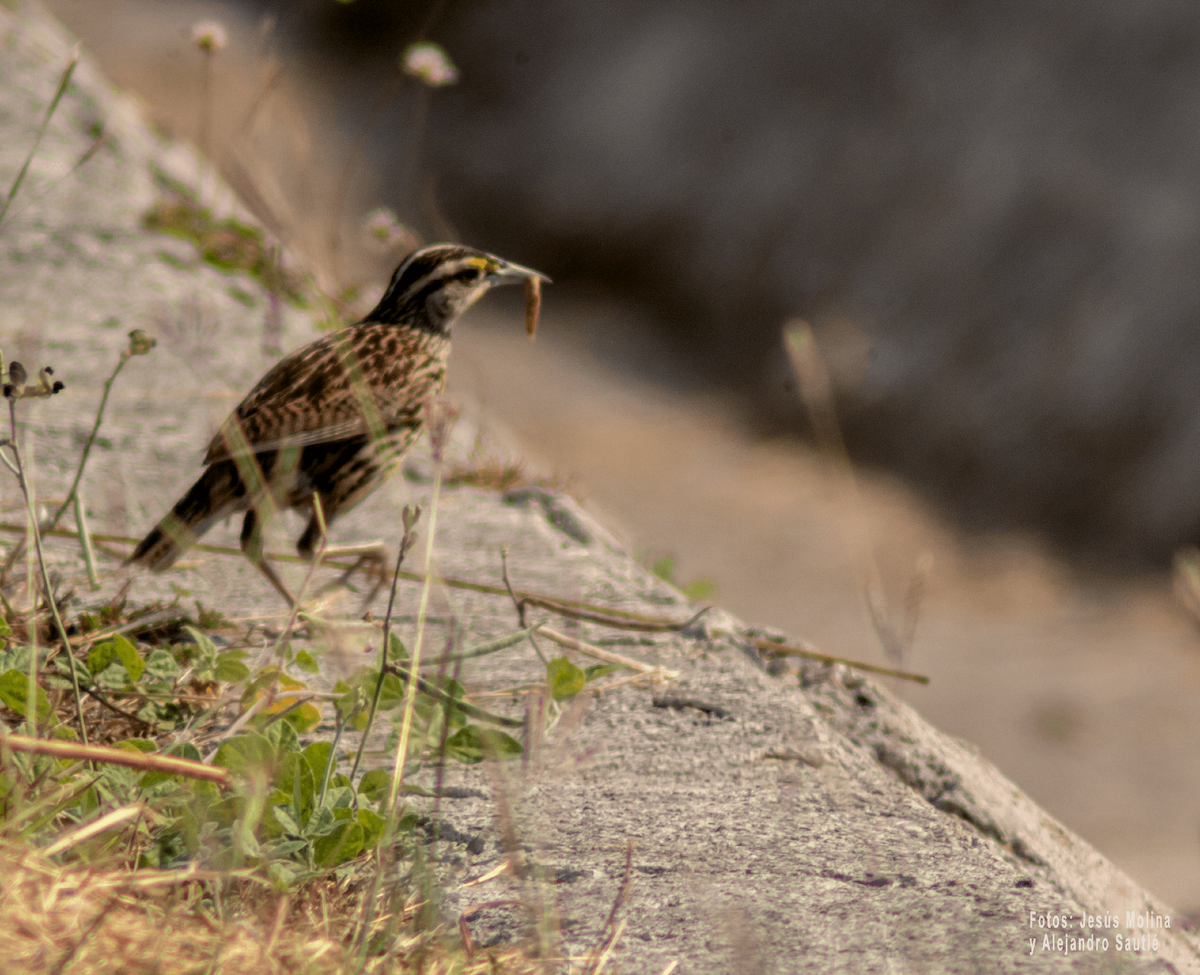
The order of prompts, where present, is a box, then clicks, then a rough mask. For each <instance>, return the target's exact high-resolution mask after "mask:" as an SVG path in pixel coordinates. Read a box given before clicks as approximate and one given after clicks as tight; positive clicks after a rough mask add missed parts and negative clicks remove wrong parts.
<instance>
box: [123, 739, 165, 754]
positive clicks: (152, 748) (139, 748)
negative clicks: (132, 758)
mask: <svg viewBox="0 0 1200 975" xmlns="http://www.w3.org/2000/svg"><path fill="white" fill-rule="evenodd" d="M113 747H114V748H124V749H125V750H126V751H131V752H156V751H158V746H157V745H156V744H154V742H152V741H147V740H146V739H145V738H125V739H122V740H121V741H114V742H113Z"/></svg>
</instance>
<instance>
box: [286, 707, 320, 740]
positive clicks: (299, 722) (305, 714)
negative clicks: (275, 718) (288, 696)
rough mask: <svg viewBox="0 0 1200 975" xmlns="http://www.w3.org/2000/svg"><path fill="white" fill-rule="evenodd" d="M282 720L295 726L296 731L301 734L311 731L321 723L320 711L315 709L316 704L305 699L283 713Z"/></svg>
mask: <svg viewBox="0 0 1200 975" xmlns="http://www.w3.org/2000/svg"><path fill="white" fill-rule="evenodd" d="M283 720H284V721H286V722H287V723H288V724H290V725H291V726H292V727H293V728H295V729H296V731H297V732H298V733H300V734H303V733H305V732H308V731H312V730H313V728H315V727H316V726H317V725H319V724H320V723H321V712H320V711H318V710H317V708H316V705H314V704H312V703H311V702H308V701H306V702H305V703H304V704H301V705H300V706H299V707H298V708H293V709H292V710H291V711H289V712H288V713H287V714H285V715H284V716H283Z"/></svg>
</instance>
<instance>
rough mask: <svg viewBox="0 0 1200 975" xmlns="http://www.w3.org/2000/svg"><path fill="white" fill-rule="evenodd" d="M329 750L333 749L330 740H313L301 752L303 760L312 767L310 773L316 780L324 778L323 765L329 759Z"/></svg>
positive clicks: (319, 780)
mask: <svg viewBox="0 0 1200 975" xmlns="http://www.w3.org/2000/svg"><path fill="white" fill-rule="evenodd" d="M331 751H333V743H332V742H328V741H314V742H313V743H312V744H311V745H309V746H308V747H307V748H305V749H304V751H303V753H302V754H303V755H304V758H305V761H307V762H308V767H309V768H311V769H312V774H313V776H314V778H316V780H317V782H323V781H324V780H325V765H326V763H327V762H328V761H329V753H330V752H331Z"/></svg>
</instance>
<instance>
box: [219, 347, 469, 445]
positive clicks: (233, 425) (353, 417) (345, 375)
mask: <svg viewBox="0 0 1200 975" xmlns="http://www.w3.org/2000/svg"><path fill="white" fill-rule="evenodd" d="M430 338H431V337H429V336H425V335H423V334H421V333H418V332H415V331H410V330H404V331H400V330H397V329H396V328H395V327H388V326H381V325H378V324H376V323H368V324H363V325H356V326H353V327H351V328H348V329H343V330H342V331H340V332H335V333H334V334H332V335H327V336H325V338H323V339H320V340H318V341H316V342H313V343H312V344H311V345H306V346H304V347H303V348H301V349H297V350H296V351H295V352H293V353H291V355H288V356H286V357H284V358H283V359H281V360H280V361H279V362H277V363H276V364H275V365H274V366H273V367H272V368H271V369H270V371H268V372H267V374H266V375H265V376H263V377H262V379H260V380H259V381H258V383H257V385H255V387H254V388H253V389H252V390H250V392H249V393H248V394H247V395H246V398H245V399H244V400H242V402H241V403H240V404H239V405H238V407H237V409H235V410H234V411H233V413H231V414H230V416H229V417H228V419H226V421H225V422H224V423H223V424H221V429H220V430H218V431H217V434H216V436H214V437H213V439H212V442H211V443H210V444H209V445H208V451H207V453H206V454H205V457H204V463H206V464H213V463H216V462H217V461H221V460H226V459H228V458H229V457H230V456H232V455H233V454H234V453H237V452H238V451H239V450H240V449H242V447H243V446H246V447H249V448H250V449H251V450H252V451H254V452H260V451H264V450H274V449H280V448H283V447H288V446H293V447H302V446H306V445H308V444H316V443H328V442H331V441H334V440H344V439H346V438H348V437H353V436H360V435H362V434H364V433H368V432H370V431H372V430H378V431H380V432H381V431H382V430H383V429H386V428H387V427H389V426H393V425H395V424H396V423H398V422H416V421H418V420H419V416H420V411H421V410H422V409H423V408H424V401H425V399H426V398H427V397H428V395H429V394H430V392H432V391H433V390H434V388H435V387H438V386H440V385H441V382H442V381H443V380H444V376H445V366H444V355H442V354H441V351H442V350H441V349H435V348H427V346H428V345H429V340H430Z"/></svg>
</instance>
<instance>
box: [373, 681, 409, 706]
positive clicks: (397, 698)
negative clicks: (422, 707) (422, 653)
mask: <svg viewBox="0 0 1200 975" xmlns="http://www.w3.org/2000/svg"><path fill="white" fill-rule="evenodd" d="M374 693H375V680H374V679H372V680H371V686H370V688H369V690H367V694H368V697H367V700H368V701H369V700H370V695H373V694H374ZM404 694H405V684H404V681H402V680H401V679H400V678H399V677H397V676H396V675H395V674H384V675H383V685H382V686H381V687H380V689H379V704H378V705H376V710H378V711H390V710H392V709H393V708H397V707H399V706H400V705H401V704H403V703H404Z"/></svg>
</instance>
